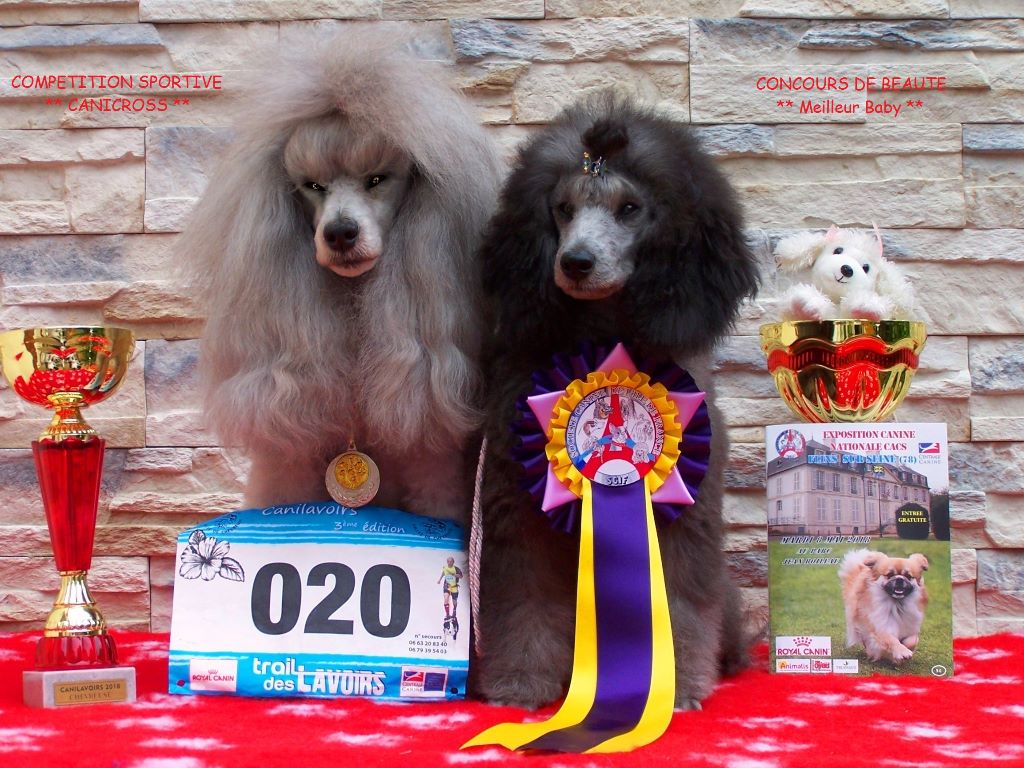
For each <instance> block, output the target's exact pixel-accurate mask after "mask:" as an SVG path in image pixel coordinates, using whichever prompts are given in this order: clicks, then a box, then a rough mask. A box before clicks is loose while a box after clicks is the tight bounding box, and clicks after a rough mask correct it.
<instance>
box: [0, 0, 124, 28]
mask: <svg viewBox="0 0 1024 768" xmlns="http://www.w3.org/2000/svg"><path fill="white" fill-rule="evenodd" d="M138 20H139V2H138V0H98V2H95V3H94V2H89V3H82V2H81V0H58V1H57V2H54V1H53V0H28V1H27V2H19V3H17V4H16V5H14V4H12V5H9V6H5V7H3V8H0V27H20V26H29V25H32V24H131V23H134V22H137V21H138Z"/></svg>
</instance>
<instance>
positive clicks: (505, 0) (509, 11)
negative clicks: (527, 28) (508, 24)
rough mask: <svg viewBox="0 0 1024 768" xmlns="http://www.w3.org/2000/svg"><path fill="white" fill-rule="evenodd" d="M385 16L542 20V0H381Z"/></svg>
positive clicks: (390, 17) (399, 17)
mask: <svg viewBox="0 0 1024 768" xmlns="http://www.w3.org/2000/svg"><path fill="white" fill-rule="evenodd" d="M381 15H382V17H383V18H385V19H456V18H474V19H481V18H484V19H543V18H544V0H382V5H381Z"/></svg>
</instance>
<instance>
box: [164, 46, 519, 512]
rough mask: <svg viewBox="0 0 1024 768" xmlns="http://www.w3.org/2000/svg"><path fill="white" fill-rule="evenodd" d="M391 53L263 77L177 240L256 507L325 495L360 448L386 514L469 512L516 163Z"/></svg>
mask: <svg viewBox="0 0 1024 768" xmlns="http://www.w3.org/2000/svg"><path fill="white" fill-rule="evenodd" d="M392 37H393V35H391V34H390V33H385V32H384V31H374V30H370V29H362V30H360V32H359V34H358V36H355V35H352V36H346V37H342V38H337V39H328V40H322V41H320V42H316V41H314V42H313V43H312V44H310V45H309V46H308V47H307V48H306V49H305V50H303V51H301V52H292V53H291V54H290V55H289V56H288V57H286V58H283V59H282V60H281V61H278V62H275V63H274V64H273V65H272V66H270V67H268V68H267V69H266V70H265V71H262V72H261V73H260V74H259V76H258V78H257V79H256V80H255V85H256V88H255V90H254V91H253V92H251V93H250V97H251V98H249V99H245V100H243V102H242V103H243V105H244V106H245V108H246V109H252V105H254V104H257V105H258V106H259V114H258V115H251V116H247V115H246V114H243V115H242V117H241V120H240V122H239V124H238V126H237V131H236V138H235V141H234V144H233V146H232V147H231V148H230V150H229V151H228V153H227V155H226V157H225V158H224V159H223V161H222V162H221V164H220V166H219V168H218V170H217V171H216V172H215V174H214V175H213V177H212V178H211V180H210V183H209V186H208V188H207V191H206V194H205V195H204V197H203V198H202V200H201V201H200V203H199V205H198V207H197V209H196V212H195V214H194V218H193V219H192V221H191V222H190V225H189V227H188V228H187V230H186V232H185V233H184V235H183V236H182V239H181V241H180V242H179V246H178V250H179V252H180V253H181V255H182V256H183V257H184V258H187V259H188V260H189V261H190V262H191V265H192V269H193V271H194V273H195V274H196V275H197V276H198V278H199V280H201V283H202V285H201V287H202V289H203V295H204V297H205V299H206V307H207V309H208V320H207V325H206V330H205V334H204V336H203V339H202V346H201V360H202V362H201V370H202V374H203V377H204V381H205V402H206V409H207V413H208V416H209V418H210V419H211V421H212V422H213V424H214V425H215V426H216V428H217V430H218V432H219V434H220V436H221V438H222V439H223V440H225V441H226V443H227V444H233V445H240V446H242V447H243V448H244V449H245V450H246V452H247V453H248V454H249V455H250V456H251V458H252V468H251V471H250V477H249V481H248V486H247V491H246V501H247V503H249V504H250V505H252V506H266V505H269V504H276V503H285V502H293V501H301V500H311V499H319V498H324V497H325V490H324V471H325V468H326V465H327V463H328V461H329V460H330V459H331V457H332V456H334V455H336V454H337V453H340V452H341V451H342V450H344V449H345V448H346V447H347V445H348V443H349V440H350V439H354V440H355V441H356V443H357V444H358V446H359V447H360V448H361V449H363V450H365V451H366V452H367V453H368V454H369V455H370V456H371V457H373V458H374V459H375V460H376V461H377V463H378V464H379V465H380V468H381V477H382V487H381V491H380V494H379V495H378V498H377V502H376V503H379V504H382V505H386V506H397V507H401V508H404V509H408V510H409V511H413V512H418V513H423V514H430V515H433V516H438V517H448V518H455V517H460V516H463V515H464V514H465V512H466V510H467V509H468V502H467V498H466V497H467V494H468V488H467V483H466V482H463V478H464V477H466V473H465V469H464V459H463V453H464V449H465V447H466V446H465V444H466V442H467V438H468V437H469V436H470V435H472V434H473V432H474V430H478V429H479V424H480V418H481V417H480V413H479V402H478V398H479V393H480V378H479V351H480V344H481V329H482V325H481V317H480V312H481V301H480V296H479V293H480V291H479V287H478V285H479V280H480V278H479V271H478V267H477V264H476V261H475V257H474V255H475V252H476V249H477V246H478V245H479V242H480V238H481V234H482V232H483V230H484V227H485V225H486V222H487V218H488V216H489V215H490V214H491V213H492V212H493V206H494V201H495V198H496V196H497V191H498V185H499V178H500V172H499V164H498V161H497V159H496V158H497V157H498V153H497V152H496V151H495V150H494V148H493V147H492V145H491V143H490V141H489V139H488V138H487V136H486V134H485V133H484V131H483V129H482V128H481V127H480V126H479V124H478V123H477V120H476V119H475V118H474V116H473V115H472V114H471V112H470V110H469V109H468V107H467V106H466V105H465V103H464V101H463V99H462V98H461V97H460V96H459V95H458V94H457V93H456V92H455V91H454V90H453V89H452V88H451V87H450V86H449V85H448V83H447V78H446V76H445V73H444V72H443V71H442V70H441V68H440V66H439V65H437V64H434V63H431V62H427V61H421V60H417V59H415V58H414V57H412V56H411V55H409V54H407V53H406V52H405V51H404V49H400V48H398V47H397V44H396V42H395V41H394V40H393V39H392ZM406 47H408V45H407V46H406Z"/></svg>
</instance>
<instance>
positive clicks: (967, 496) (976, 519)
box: [949, 447, 985, 528]
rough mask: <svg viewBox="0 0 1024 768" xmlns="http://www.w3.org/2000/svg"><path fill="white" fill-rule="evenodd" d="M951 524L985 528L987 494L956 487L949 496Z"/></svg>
mask: <svg viewBox="0 0 1024 768" xmlns="http://www.w3.org/2000/svg"><path fill="white" fill-rule="evenodd" d="M953 450H959V448H957V447H954V448H953ZM949 524H950V525H951V526H952V527H954V528H984V527H985V494H984V493H983V492H981V491H973V490H958V489H954V490H953V491H952V493H950V496H949Z"/></svg>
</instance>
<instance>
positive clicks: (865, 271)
mask: <svg viewBox="0 0 1024 768" xmlns="http://www.w3.org/2000/svg"><path fill="white" fill-rule="evenodd" d="M861 269H863V270H864V274H865V275H866V274H867V273H868V272H870V271H871V265H870V264H864V265H863V266H862V267H861Z"/></svg>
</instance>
